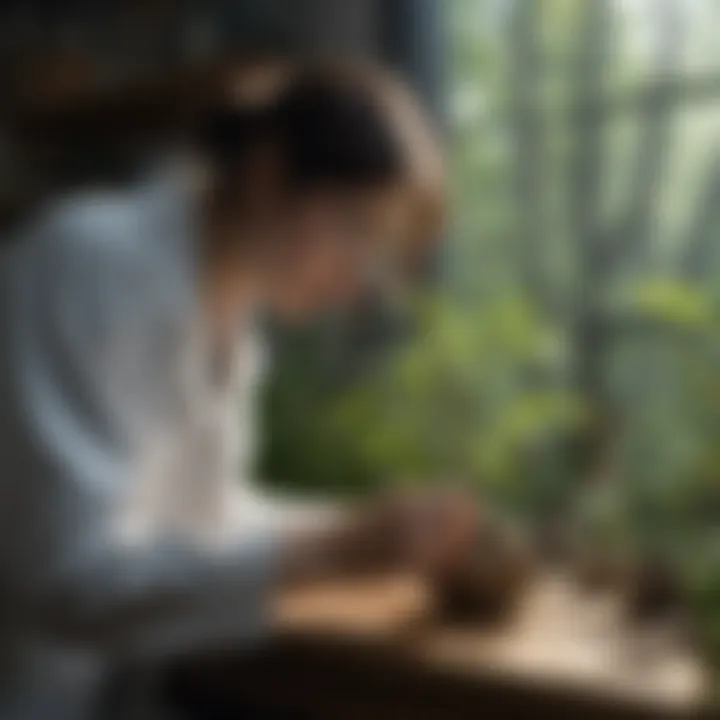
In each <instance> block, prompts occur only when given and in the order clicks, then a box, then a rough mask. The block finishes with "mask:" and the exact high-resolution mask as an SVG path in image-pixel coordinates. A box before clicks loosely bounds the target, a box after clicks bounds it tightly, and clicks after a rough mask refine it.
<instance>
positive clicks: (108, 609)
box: [0, 175, 279, 720]
mask: <svg viewBox="0 0 720 720" xmlns="http://www.w3.org/2000/svg"><path fill="white" fill-rule="evenodd" d="M195 246H196V238H195V233H194V216H193V208H192V203H191V202H189V196H188V195H186V194H184V191H183V183H182V182H181V180H180V179H179V178H178V177H167V176H166V175H164V176H163V177H162V178H155V179H153V181H152V182H147V183H144V184H142V185H140V186H138V187H135V188H133V189H131V190H125V191H122V192H121V191H107V192H105V191H103V192H93V193H83V194H76V195H74V196H70V197H67V198H64V199H62V200H60V201H56V202H55V203H53V204H52V206H50V207H47V208H45V209H44V210H43V211H42V212H41V213H39V215H38V216H37V217H36V219H35V220H34V221H33V223H32V224H31V226H29V227H27V228H26V229H25V231H24V232H23V233H22V236H21V237H20V238H18V239H17V240H16V241H15V242H13V243H12V244H11V245H10V246H9V247H8V248H7V249H5V250H4V251H3V255H2V260H1V263H0V300H1V302H0V313H1V315H0V473H1V474H0V528H1V529H2V530H1V531H2V533H3V538H2V542H0V584H1V586H2V588H3V597H2V600H1V604H0V663H1V665H0V666H1V667H3V669H4V672H3V673H2V676H1V679H0V717H2V718H3V720H14V718H23V719H26V718H43V719H44V718H54V719H58V720H64V719H65V718H67V719H68V720H70V719H73V720H74V719H76V718H83V717H92V715H91V712H92V710H91V708H92V703H93V702H94V699H95V698H94V696H93V693H94V691H95V690H96V689H97V687H98V683H99V682H100V680H101V678H102V674H103V670H104V667H105V664H106V661H107V660H108V659H110V658H113V657H122V656H126V655H131V656H136V655H137V656H142V655H150V656H153V655H157V654H158V653H166V652H173V651H175V650H180V649H183V650H184V649H188V648H191V647H193V646H194V645H196V644H204V643H211V642H213V641H221V640H223V641H225V640H228V639H232V640H233V641H249V640H251V639H252V638H254V637H256V636H257V634H258V633H259V632H260V630H261V627H262V619H263V608H264V607H265V605H266V601H267V596H268V593H269V592H270V590H271V589H272V585H273V581H274V570H275V567H276V565H277V555H278V551H279V550H278V547H279V543H278V542H277V541H276V540H275V539H274V533H273V532H268V531H262V530H260V529H258V528H254V529H253V530H246V532H245V533H243V535H242V537H241V538H240V539H239V540H237V541H236V542H230V541H228V538H229V537H230V535H231V533H229V532H228V529H229V528H232V527H234V526H236V525H237V523H236V518H237V508H238V502H237V498H238V493H239V492H242V491H241V490H237V488H236V486H235V485H234V481H235V480H236V479H237V472H236V469H237V466H238V465H242V464H243V461H242V458H243V457H247V453H248V452H249V445H250V441H249V437H250V432H249V431H250V428H251V426H252V414H251V405H252V402H251V400H250V397H251V391H252V388H253V387H254V386H255V383H256V381H255V380H254V379H253V377H254V376H253V373H254V372H255V371H254V370H253V369H252V367H251V366H250V365H247V364H246V365H243V362H242V356H243V352H242V351H241V352H240V353H239V355H238V364H237V369H238V372H237V373H236V374H235V376H234V380H233V382H234V383H236V384H237V387H240V388H242V387H244V388H245V390H244V392H246V393H247V394H246V402H245V403H244V404H243V403H242V402H241V411H240V412H236V410H237V405H234V406H233V405H231V404H230V403H236V402H237V396H236V394H235V393H231V392H230V388H229V387H221V388H214V390H212V391H211V389H210V385H209V384H207V374H206V373H204V371H203V354H204V353H205V352H206V350H205V348H204V345H203V342H202V333H201V332H198V330H199V328H198V326H197V324H196V322H195V318H196V317H197V297H196V288H195V270H196V264H195V257H194V249H195ZM200 330H201V329H200ZM249 342H250V341H249V340H248V341H247V343H246V344H245V351H244V352H245V355H246V357H247V356H248V354H251V353H252V352H254V351H251V350H250V345H249V344H248V343H249ZM240 348H241V350H242V348H243V344H242V343H241V344H240ZM233 395H235V399H234V400H233ZM231 416H234V417H235V419H234V420H233V421H232V422H228V418H229V417H231ZM243 426H244V428H245V429H244V430H243ZM243 437H245V439H246V441H247V445H246V447H244V448H243V447H242V444H243ZM234 443H240V446H238V445H237V444H235V445H234ZM251 494H252V493H251V492H245V496H248V497H249V496H250V495H251ZM240 511H241V512H242V511H243V505H242V502H241V503H240ZM234 518H235V519H234ZM245 527H246V528H247V527H249V526H248V525H246V526H245Z"/></svg>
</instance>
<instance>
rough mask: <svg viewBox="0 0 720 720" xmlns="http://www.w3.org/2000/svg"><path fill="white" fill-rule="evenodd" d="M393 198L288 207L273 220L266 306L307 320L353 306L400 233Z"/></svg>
mask: <svg viewBox="0 0 720 720" xmlns="http://www.w3.org/2000/svg"><path fill="white" fill-rule="evenodd" d="M400 206H401V203H398V202H397V198H396V197H394V194H393V193H390V192H388V191H385V192H372V193H353V194H347V193H345V194H342V193H330V192H327V193H322V194H316V195H314V196H312V197H303V198H301V199H298V200H296V201H293V202H291V203H289V204H288V205H287V207H286V209H285V210H284V211H283V212H282V213H280V214H279V216H278V217H277V218H276V220H275V221H274V231H273V235H274V236H275V237H276V238H277V242H275V243H273V244H272V245H273V248H274V250H273V251H272V253H271V257H269V258H267V260H268V262H267V265H266V267H267V283H266V288H267V293H268V298H267V299H268V302H269V304H270V305H271V306H272V308H273V309H274V310H275V311H276V312H277V313H279V314H280V315H281V316H282V317H284V318H286V319H290V320H303V319H307V318H308V317H311V316H313V315H315V314H317V313H320V312H322V311H325V310H330V309H333V308H336V307H341V306H345V305H347V304H349V303H351V302H352V301H353V300H354V299H355V298H356V297H357V296H358V295H359V294H360V293H361V292H362V290H363V288H364V287H366V286H367V285H368V283H370V282H373V281H374V280H375V279H376V278H377V277H378V276H379V275H380V274H381V273H382V272H383V270H384V269H385V268H386V267H387V265H388V263H389V262H390V255H391V254H392V247H393V244H394V243H393V238H395V237H397V236H398V235H399V233H400V224H401V217H400V214H401V213H400Z"/></svg>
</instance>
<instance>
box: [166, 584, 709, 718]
mask: <svg viewBox="0 0 720 720" xmlns="http://www.w3.org/2000/svg"><path fill="white" fill-rule="evenodd" d="M276 614H277V623H278V630H279V631H278V634H277V638H276V640H275V641H274V642H273V643H272V644H271V645H269V646H268V647H266V648H264V649H262V650H261V651H259V652H256V653H255V654H253V655H252V656H248V657H238V655H237V654H236V653H231V652H218V653H217V654H212V655H207V656H205V657H203V658H202V659H198V658H195V659H193V660H191V661H188V662H186V663H184V664H183V665H182V666H181V667H180V668H179V669H178V670H177V671H176V672H175V673H174V675H173V685H174V691H175V692H176V693H177V692H179V694H180V695H181V696H186V697H187V698H190V699H191V700H192V702H193V703H194V704H195V705H197V704H200V705H201V706H202V707H207V708H208V713H207V717H208V718H210V717H218V718H226V717H227V718H230V717H239V714H238V713H239V712H240V710H241V709H243V710H245V709H246V708H247V706H248V704H249V705H250V706H251V707H252V708H253V709H254V710H255V711H259V712H260V716H261V717H270V718H278V717H279V718H307V719H308V720H314V719H315V718H317V719H318V720H322V719H326V718H327V719H330V718H337V719H339V720H352V719H353V718H358V720H359V719H360V718H362V719H363V720H365V719H366V718H369V717H372V718H376V719H377V720H383V719H385V718H388V719H390V718H393V720H399V719H404V718H412V719H415V718H417V719H418V720H424V719H425V718H427V719H428V720H430V719H433V720H434V719H436V718H437V719H439V718H442V719H443V720H446V719H449V718H470V717H475V716H478V717H479V716H481V715H482V716H484V717H492V718H531V717H533V718H534V717H539V716H543V717H549V718H580V717H582V718H610V717H612V718H648V719H650V718H695V717H701V716H702V717H714V715H712V713H711V711H710V708H709V695H710V681H709V679H708V677H707V676H706V673H705V672H704V671H703V668H702V665H701V664H700V663H699V661H698V660H697V659H696V658H695V657H693V656H692V654H691V653H689V652H687V651H683V649H682V647H680V644H679V643H678V642H674V641H673V639H672V637H670V633H669V632H664V631H663V630H662V629H659V628H654V629H652V630H648V629H646V630H642V631H641V630H638V629H637V628H631V627H629V625H628V624H627V623H625V622H624V621H623V620H622V616H621V614H620V612H619V607H618V605H617V603H616V602H615V601H614V600H613V598H612V597H599V596H592V597H588V596H583V595H582V594H581V593H580V592H579V591H578V590H576V589H574V588H573V586H572V585H571V584H570V583H568V582H567V581H565V580H563V579H562V578H560V577H552V576H548V577H545V578H543V579H542V580H540V581H538V582H537V584H536V586H535V588H534V589H533V590H532V591H531V592H529V593H528V594H527V597H526V598H525V600H524V602H523V603H521V606H520V607H519V609H518V612H517V616H516V617H515V618H514V619H513V621H512V622H510V623H508V625H507V627H505V628H503V629H497V630H494V631H493V630H490V629H487V628H486V629H483V628H482V627H462V628H459V627H458V628H450V627H443V626H442V625H440V624H439V623H437V622H436V621H434V620H433V619H432V618H433V612H432V596H431V593H430V592H429V591H428V589H427V588H426V587H425V586H424V585H423V584H422V583H421V582H419V581H417V580H415V579H412V578H397V577H396V578H391V579H382V580H372V581H364V582H354V583H348V584H341V585H337V586H326V587H321V588H313V589H310V590H306V591H304V592H302V593H296V594H294V595H293V596H291V597H287V598H284V599H283V600H282V601H281V602H280V603H279V604H278V607H277V608H276ZM211 707H212V708H213V709H214V712H215V713H216V714H211V713H210V710H209V708H211ZM204 717H205V715H204Z"/></svg>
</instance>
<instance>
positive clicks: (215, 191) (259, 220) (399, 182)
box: [200, 67, 442, 317]
mask: <svg viewBox="0 0 720 720" xmlns="http://www.w3.org/2000/svg"><path fill="white" fill-rule="evenodd" d="M200 143H201V149H202V151H203V152H204V154H205V155H206V156H207V157H209V160H210V166H211V169H212V173H211V177H212V179H213V185H212V190H211V193H210V198H211V203H210V205H209V208H210V213H211V215H212V218H213V222H214V227H215V230H216V232H215V233H214V235H215V237H216V242H219V249H218V248H216V250H217V251H218V252H219V253H220V255H221V256H222V257H223V261H224V262H228V261H229V260H228V259H229V258H232V257H239V256H240V255H242V257H243V260H244V261H247V258H248V257H251V258H252V259H253V262H255V263H256V267H257V268H258V271H259V272H260V274H261V275H262V279H263V285H264V289H265V291H266V292H267V295H268V300H269V301H270V303H272V304H273V305H274V306H275V308H276V309H277V310H278V311H280V312H281V313H283V314H286V315H291V316H302V317H304V316H306V315H308V314H312V313H314V312H317V311H319V310H322V309H325V308H327V307H330V306H334V305H337V304H340V303H343V302H347V301H349V300H351V299H352V298H353V297H354V296H356V295H357V294H358V293H359V292H360V290H361V289H362V287H364V286H365V285H366V284H367V283H368V282H369V281H370V280H371V279H372V277H373V276H374V275H375V274H376V272H377V271H378V270H382V269H385V268H386V267H387V266H390V265H392V264H393V263H394V262H396V261H397V259H398V258H407V257H408V253H407V252H406V251H407V249H408V244H407V243H408V242H414V243H416V244H415V247H416V248H417V241H420V242H424V241H425V240H426V239H428V238H431V237H434V236H436V235H437V232H438V230H439V227H438V225H439V223H438V220H439V218H440V215H441V213H440V209H441V200H442V168H441V162H440V153H439V149H438V146H437V144H436V142H435V139H434V137H433V134H432V132H431V130H430V128H429V125H428V123H427V121H426V120H425V118H424V115H423V113H422V111H421V109H420V108H419V106H418V104H417V103H416V101H415V100H414V98H413V97H412V95H411V93H410V92H409V91H408V90H407V89H406V88H405V87H404V86H403V85H402V84H401V83H400V82H399V81H397V80H395V79H393V78H391V77H390V76H388V75H386V74H384V73H381V72H379V71H368V70H357V69H352V70H348V69H342V70H339V69H328V68H326V67H320V68H317V67H312V68H305V69H302V70H295V71H293V72H290V73H288V74H287V75H286V76H285V77H284V78H283V79H282V80H281V81H277V80H276V82H275V87H274V90H273V92H271V93H270V97H269V98H268V97H265V98H263V99H262V100H260V101H249V100H247V99H244V100H242V101H241V102H239V103H235V104H228V105H227V106H226V107H224V108H223V109H221V110H220V111H218V112H216V113H214V114H213V115H212V116H211V117H210V119H209V120H208V121H207V122H205V123H204V124H203V127H202V132H201V134H200ZM217 238H220V240H219V241H218V240H217ZM238 251H239V252H238Z"/></svg>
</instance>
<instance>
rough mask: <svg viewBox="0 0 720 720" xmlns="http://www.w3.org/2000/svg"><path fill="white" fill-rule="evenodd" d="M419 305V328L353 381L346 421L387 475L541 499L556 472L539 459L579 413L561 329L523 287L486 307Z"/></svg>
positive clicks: (506, 498)
mask: <svg viewBox="0 0 720 720" xmlns="http://www.w3.org/2000/svg"><path fill="white" fill-rule="evenodd" d="M421 317H422V319H421V323H420V326H419V327H418V328H417V339H416V340H415V341H414V342H413V343H411V344H410V345H408V346H406V347H404V348H402V349H401V350H400V351H399V352H397V353H396V354H395V355H394V356H392V357H391V358H390V359H389V361H388V362H387V363H386V364H385V366H384V367H382V368H381V369H380V370H379V371H378V372H377V373H376V374H375V375H374V376H373V377H371V378H369V379H368V380H367V381H366V382H365V383H364V384H362V385H361V386H359V387H357V388H356V389H355V390H354V391H353V392H352V393H350V395H349V396H348V397H347V398H346V399H345V402H344V403H343V404H342V405H341V407H340V408H339V409H338V414H337V416H336V418H337V421H338V424H339V425H340V426H343V427H347V428H349V431H350V434H352V435H353V436H355V437H356V438H358V441H359V444H360V446H361V450H362V454H363V457H364V458H365V459H366V462H367V463H368V464H369V465H371V466H373V467H375V468H378V471H379V472H381V473H384V474H385V475H386V476H387V477H390V478H393V477H394V478H397V477H403V478H407V477H411V478H415V479H418V480H426V481H427V480H432V481H435V482H438V481H442V480H443V479H445V480H452V479H455V480H462V481H464V482H468V481H470V482H473V483H475V484H476V485H477V486H478V487H482V488H483V489H484V491H485V492H486V493H488V494H490V495H493V496H494V497H496V498H497V499H498V501H500V502H502V503H504V504H506V505H508V506H509V507H510V509H512V510H516V511H523V510H527V509H529V507H528V506H533V507H535V508H536V509H537V508H538V506H540V507H542V505H543V504H544V503H545V500H546V499H547V498H546V499H543V498H542V497H541V496H542V495H549V494H550V493H551V491H552V489H553V485H554V484H555V483H553V482H550V481H548V479H547V478H545V480H546V481H545V482H541V481H540V480H541V478H540V477H539V476H540V475H542V473H543V472H545V473H547V471H548V470H549V467H548V464H547V462H542V461H540V460H541V458H545V459H547V453H548V452H549V451H550V450H551V449H552V448H553V447H555V448H557V446H558V443H559V442H560V441H561V440H562V439H563V438H564V437H566V436H567V434H568V433H569V432H570V431H571V429H573V428H574V427H576V426H577V424H578V423H579V422H580V419H581V408H580V403H579V402H578V401H577V399H576V398H574V397H573V396H572V394H571V393H570V392H569V391H568V390H567V389H566V388H565V387H564V386H563V384H562V377H563V366H564V363H565V357H564V352H563V344H562V342H561V340H560V338H559V336H558V333H557V329H556V328H554V327H552V326H551V325H549V324H548V323H547V322H545V321H543V319H542V318H540V317H539V316H538V315H537V313H536V312H535V310H534V308H533V307H532V305H530V304H529V303H528V302H527V301H525V300H524V299H523V298H522V297H520V296H514V295H510V296H508V297H506V298H501V299H496V300H495V301H494V302H492V303H487V304H485V305H484V306H483V308H482V312H478V311H472V310H471V309H468V307H466V306H464V305H460V304H458V303H457V302H453V301H452V300H450V299H448V298H443V299H434V300H432V301H430V300H426V301H425V302H424V303H423V307H422V309H421ZM520 505H523V506H524V507H520Z"/></svg>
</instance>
